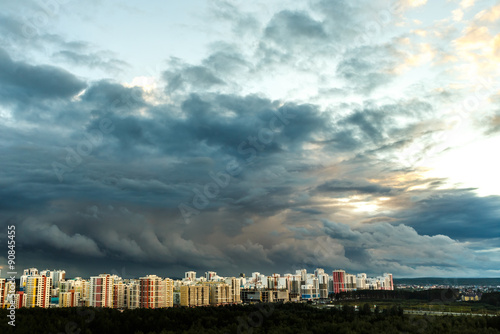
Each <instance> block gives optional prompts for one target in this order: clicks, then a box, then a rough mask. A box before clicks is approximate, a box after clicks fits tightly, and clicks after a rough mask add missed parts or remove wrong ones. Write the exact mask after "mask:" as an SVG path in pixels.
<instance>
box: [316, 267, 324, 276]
mask: <svg viewBox="0 0 500 334" xmlns="http://www.w3.org/2000/svg"><path fill="white" fill-rule="evenodd" d="M324 274H325V269H322V268H316V270H315V271H314V276H316V277H319V275H324Z"/></svg>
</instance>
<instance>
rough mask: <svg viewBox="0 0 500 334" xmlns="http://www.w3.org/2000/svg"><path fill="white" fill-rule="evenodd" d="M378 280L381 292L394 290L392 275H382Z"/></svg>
mask: <svg viewBox="0 0 500 334" xmlns="http://www.w3.org/2000/svg"><path fill="white" fill-rule="evenodd" d="M378 279H379V280H380V288H381V289H382V290H394V283H393V279H392V274H389V273H384V275H383V276H382V277H379V278H378Z"/></svg>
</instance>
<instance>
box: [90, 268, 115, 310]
mask: <svg viewBox="0 0 500 334" xmlns="http://www.w3.org/2000/svg"><path fill="white" fill-rule="evenodd" d="M113 285H114V282H113V277H112V276H111V275H109V274H101V275H99V276H92V277H90V287H89V306H91V307H113V292H114V287H113Z"/></svg>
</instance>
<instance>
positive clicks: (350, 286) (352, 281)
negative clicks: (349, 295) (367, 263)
mask: <svg viewBox="0 0 500 334" xmlns="http://www.w3.org/2000/svg"><path fill="white" fill-rule="evenodd" d="M345 289H346V290H347V291H354V290H356V275H351V274H345Z"/></svg>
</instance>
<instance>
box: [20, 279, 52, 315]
mask: <svg viewBox="0 0 500 334" xmlns="http://www.w3.org/2000/svg"><path fill="white" fill-rule="evenodd" d="M51 289H52V279H51V278H50V277H46V276H43V275H34V276H28V277H27V281H26V289H25V291H26V307H42V308H48V307H49V303H50V294H51Z"/></svg>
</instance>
